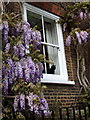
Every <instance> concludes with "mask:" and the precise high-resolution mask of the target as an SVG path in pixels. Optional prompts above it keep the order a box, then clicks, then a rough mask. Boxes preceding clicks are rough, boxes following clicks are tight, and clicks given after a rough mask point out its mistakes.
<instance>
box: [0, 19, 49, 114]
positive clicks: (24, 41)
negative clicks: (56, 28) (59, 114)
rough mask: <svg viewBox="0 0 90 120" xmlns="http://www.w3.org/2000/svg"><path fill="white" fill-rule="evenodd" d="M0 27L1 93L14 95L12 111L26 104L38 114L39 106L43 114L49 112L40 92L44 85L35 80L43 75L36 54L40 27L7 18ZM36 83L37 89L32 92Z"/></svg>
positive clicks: (39, 111) (22, 107) (39, 79)
mask: <svg viewBox="0 0 90 120" xmlns="http://www.w3.org/2000/svg"><path fill="white" fill-rule="evenodd" d="M0 31H2V38H3V41H2V42H3V66H2V71H3V72H2V79H3V94H4V95H5V96H9V95H11V94H13V96H15V98H14V103H13V108H14V111H15V112H17V111H19V110H20V111H21V110H26V109H27V108H26V106H28V107H29V110H30V111H33V110H34V112H35V113H36V114H37V115H39V116H41V111H42V110H43V112H44V114H45V115H46V116H48V115H50V111H49V107H48V103H47V101H46V99H45V98H44V97H43V96H42V95H41V94H42V89H43V88H44V87H43V86H41V84H39V83H40V82H41V78H43V74H42V71H43V64H42V63H41V62H40V57H39V55H40V50H39V46H40V45H41V39H42V37H41V33H40V31H38V30H36V29H33V28H31V25H30V24H29V23H28V22H20V23H17V22H16V23H14V25H13V24H11V21H9V20H8V19H5V20H3V22H2V24H0ZM35 51H36V54H35V55H34V54H33V52H35ZM32 55H33V56H32ZM41 57H42V56H41ZM37 86H38V87H40V90H41V91H40V90H39V92H38V90H36V92H35V88H36V89H38V88H37ZM26 100H27V101H28V102H26ZM26 104H27V105H26Z"/></svg>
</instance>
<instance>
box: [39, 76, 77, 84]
mask: <svg viewBox="0 0 90 120" xmlns="http://www.w3.org/2000/svg"><path fill="white" fill-rule="evenodd" d="M41 83H54V84H66V85H75V82H74V81H68V77H67V76H66V77H65V76H60V75H51V74H43V78H42V80H41Z"/></svg>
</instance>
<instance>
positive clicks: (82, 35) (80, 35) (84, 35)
mask: <svg viewBox="0 0 90 120" xmlns="http://www.w3.org/2000/svg"><path fill="white" fill-rule="evenodd" d="M76 29H77V28H76ZM76 29H74V30H73V31H72V32H71V33H70V34H71V35H69V36H68V37H67V38H66V46H70V44H71V41H72V39H73V37H72V35H73V36H75V38H76V39H75V40H76V43H78V44H82V43H86V42H87V41H88V37H89V33H88V32H86V31H80V32H78V31H76Z"/></svg>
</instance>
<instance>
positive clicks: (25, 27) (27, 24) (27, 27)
mask: <svg viewBox="0 0 90 120" xmlns="http://www.w3.org/2000/svg"><path fill="white" fill-rule="evenodd" d="M28 29H30V24H29V23H28V22H23V23H22V30H23V31H24V32H25V33H26V32H27V30H28Z"/></svg>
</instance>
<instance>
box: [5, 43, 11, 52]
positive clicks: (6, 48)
mask: <svg viewBox="0 0 90 120" xmlns="http://www.w3.org/2000/svg"><path fill="white" fill-rule="evenodd" d="M9 50H10V43H7V44H6V46H5V52H6V53H7V52H8V51H9Z"/></svg>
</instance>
